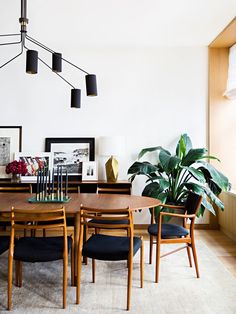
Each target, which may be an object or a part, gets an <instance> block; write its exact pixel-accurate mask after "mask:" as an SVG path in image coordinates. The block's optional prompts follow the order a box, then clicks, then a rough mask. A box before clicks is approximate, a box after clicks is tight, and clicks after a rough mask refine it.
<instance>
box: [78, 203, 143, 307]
mask: <svg viewBox="0 0 236 314" xmlns="http://www.w3.org/2000/svg"><path fill="white" fill-rule="evenodd" d="M98 216H99V219H98V218H97V217H98ZM123 220H125V221H127V222H128V223H121V221H123ZM88 227H89V228H90V227H91V228H95V229H96V228H98V229H99V233H98V234H93V235H92V236H91V237H90V238H89V239H87V240H86V241H85V242H84V241H83V240H84V236H83V235H84V229H85V228H88ZM119 229H120V230H128V236H120V235H119V236H118V235H107V234H104V231H108V230H113V232H115V231H117V230H119ZM83 242H84V243H83ZM139 249H140V286H141V288H142V287H143V268H144V259H143V239H142V237H134V228H133V213H132V212H131V210H130V209H129V208H122V209H94V208H88V207H84V206H83V205H81V212H80V236H79V247H78V257H77V261H78V263H77V289H76V303H77V304H79V302H80V277H81V264H82V256H85V257H88V258H91V259H92V282H95V260H103V261H104V260H105V261H120V260H126V261H128V263H127V264H128V284H127V310H129V309H130V303H131V301H130V300H131V286H132V271H133V256H134V255H135V254H136V253H137V251H138V250H139Z"/></svg>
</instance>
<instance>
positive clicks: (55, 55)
mask: <svg viewBox="0 0 236 314" xmlns="http://www.w3.org/2000/svg"><path fill="white" fill-rule="evenodd" d="M19 22H20V25H21V29H20V33H18V34H3V35H0V37H17V36H19V40H16V41H12V42H7V43H0V46H7V45H18V44H19V45H20V47H21V51H20V52H19V53H18V54H17V55H16V56H15V57H13V58H11V59H10V60H8V61H7V62H5V63H4V64H2V65H0V69H1V68H3V67H4V66H6V65H7V64H9V63H10V62H11V61H13V60H15V59H16V58H18V57H19V56H21V55H22V54H23V52H24V50H26V73H29V74H37V73H38V61H40V62H41V63H43V64H44V65H45V66H46V67H48V68H49V69H51V70H52V71H53V72H54V73H55V74H56V75H57V76H59V77H60V78H61V79H62V80H63V81H64V82H66V83H67V84H68V85H70V86H71V87H72V89H71V108H80V100H81V90H80V89H78V88H75V87H74V86H73V85H72V84H71V83H70V82H69V81H67V80H66V79H65V78H64V77H63V76H62V75H61V74H59V73H60V72H62V63H63V62H66V63H68V64H69V65H71V66H72V67H74V68H76V69H77V70H80V71H82V72H83V73H84V74H86V75H85V82H86V94H87V96H97V81H96V75H95V74H90V73H88V72H87V71H85V70H83V69H82V68H80V67H78V66H77V65H75V64H74V63H72V62H70V61H69V60H67V59H65V58H63V56H62V54H61V53H59V52H55V51H53V50H52V49H51V48H49V47H47V46H45V45H44V44H42V43H41V42H39V41H38V40H36V39H34V38H33V37H30V36H29V35H28V34H27V24H28V22H29V20H28V18H27V0H21V17H20V18H19ZM27 42H30V43H33V44H35V45H37V46H38V47H39V48H41V49H43V50H46V51H47V52H49V53H50V54H51V55H52V65H51V66H50V65H49V64H47V63H46V62H45V61H44V60H42V59H41V58H40V57H39V54H38V51H36V50H31V49H28V47H27Z"/></svg>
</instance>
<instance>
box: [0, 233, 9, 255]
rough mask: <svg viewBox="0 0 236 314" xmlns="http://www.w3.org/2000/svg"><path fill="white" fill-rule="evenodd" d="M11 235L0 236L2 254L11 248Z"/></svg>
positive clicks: (0, 252) (0, 251)
mask: <svg viewBox="0 0 236 314" xmlns="http://www.w3.org/2000/svg"><path fill="white" fill-rule="evenodd" d="M9 244H10V237H8V236H0V255H1V254H2V253H4V252H5V251H7V250H8V249H9Z"/></svg>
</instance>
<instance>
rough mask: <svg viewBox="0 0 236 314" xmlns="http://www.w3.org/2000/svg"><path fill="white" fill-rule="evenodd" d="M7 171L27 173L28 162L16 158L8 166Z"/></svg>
mask: <svg viewBox="0 0 236 314" xmlns="http://www.w3.org/2000/svg"><path fill="white" fill-rule="evenodd" d="M6 173H7V174H9V173H12V174H23V175H26V173H27V167H26V163H25V162H24V161H17V160H14V161H12V162H10V163H9V164H8V165H7V166H6Z"/></svg>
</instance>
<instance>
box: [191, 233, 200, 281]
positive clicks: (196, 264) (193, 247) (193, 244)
mask: <svg viewBox="0 0 236 314" xmlns="http://www.w3.org/2000/svg"><path fill="white" fill-rule="evenodd" d="M192 250H193V260H194V264H195V269H196V274H197V278H200V275H199V269H198V261H197V252H196V246H195V241H194V240H193V239H192Z"/></svg>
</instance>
